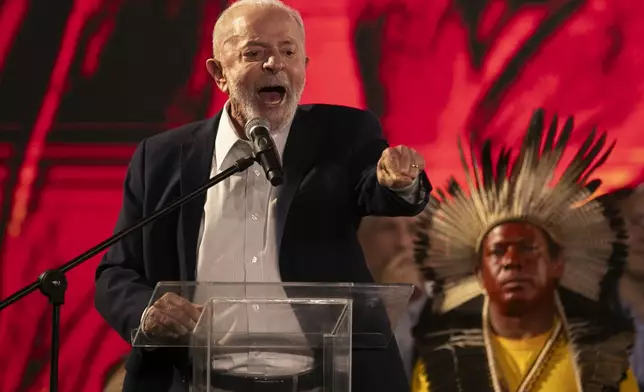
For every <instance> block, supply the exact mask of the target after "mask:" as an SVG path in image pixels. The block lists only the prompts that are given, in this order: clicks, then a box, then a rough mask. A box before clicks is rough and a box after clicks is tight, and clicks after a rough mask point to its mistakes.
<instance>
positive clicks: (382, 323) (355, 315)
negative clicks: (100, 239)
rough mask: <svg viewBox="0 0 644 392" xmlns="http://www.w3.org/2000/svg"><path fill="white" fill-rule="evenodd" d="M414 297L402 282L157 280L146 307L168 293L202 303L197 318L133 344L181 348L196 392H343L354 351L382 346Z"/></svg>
mask: <svg viewBox="0 0 644 392" xmlns="http://www.w3.org/2000/svg"><path fill="white" fill-rule="evenodd" d="M412 292H413V286H412V285H406V284H394V285H374V284H349V283H340V284H331V283H330V284H324V283H210V282H208V283H204V282H161V283H159V284H158V285H157V287H156V288H155V290H154V293H153V295H152V298H151V299H150V303H149V304H150V305H152V304H153V303H154V302H155V301H156V300H157V299H159V298H161V297H162V296H164V295H166V294H167V293H174V294H177V295H179V296H181V297H183V298H185V299H187V300H189V301H190V302H192V303H195V304H198V305H203V310H202V312H201V316H200V318H199V320H198V321H197V322H196V325H195V327H194V329H193V330H192V331H189V332H188V333H187V334H186V335H184V336H181V337H179V338H175V339H167V338H166V339H159V338H153V337H149V336H146V335H145V334H144V333H142V332H141V331H140V330H136V331H135V332H134V338H133V340H132V345H133V346H134V347H143V348H148V349H152V348H159V347H185V348H186V349H187V350H188V351H189V358H190V359H189V360H190V361H191V366H192V378H191V380H190V391H194V392H202V391H203V392H215V391H217V390H218V387H219V388H221V389H224V388H223V387H221V385H222V384H225V383H229V382H230V381H231V380H232V381H235V380H242V379H243V381H248V380H249V379H252V380H254V382H255V381H256V382H271V380H274V381H276V382H277V384H276V385H280V384H279V380H292V381H291V382H289V383H285V384H284V391H285V392H287V391H288V392H291V391H293V390H297V387H296V386H294V383H295V384H297V382H298V380H300V382H301V383H302V385H301V386H302V388H303V385H304V383H306V384H307V385H311V384H312V383H313V384H314V388H310V389H311V390H315V391H320V392H349V391H351V353H352V350H377V349H384V348H386V347H387V345H389V343H390V341H391V338H392V336H393V330H394V329H395V327H396V324H397V321H398V319H399V318H400V317H401V316H402V314H403V312H405V311H406V308H407V304H408V303H409V299H410V297H411V294H412ZM293 380H294V381H293ZM226 385H228V384H226ZM302 388H300V389H302ZM278 389H279V387H278ZM307 389H308V388H307ZM280 390H281V389H280Z"/></svg>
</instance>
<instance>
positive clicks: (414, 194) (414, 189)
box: [390, 177, 420, 204]
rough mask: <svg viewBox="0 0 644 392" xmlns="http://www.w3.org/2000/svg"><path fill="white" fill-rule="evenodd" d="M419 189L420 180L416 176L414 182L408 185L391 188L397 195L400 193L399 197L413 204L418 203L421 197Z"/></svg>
mask: <svg viewBox="0 0 644 392" xmlns="http://www.w3.org/2000/svg"><path fill="white" fill-rule="evenodd" d="M390 189H391V188H390ZM419 189H420V180H419V178H418V177H416V178H415V179H414V182H412V183H411V184H409V185H407V186H406V187H404V188H397V189H391V191H392V192H394V193H395V194H396V195H398V197H400V198H402V199H403V200H405V201H406V202H408V203H412V204H413V203H418V200H419V198H420V195H419V193H420V192H419Z"/></svg>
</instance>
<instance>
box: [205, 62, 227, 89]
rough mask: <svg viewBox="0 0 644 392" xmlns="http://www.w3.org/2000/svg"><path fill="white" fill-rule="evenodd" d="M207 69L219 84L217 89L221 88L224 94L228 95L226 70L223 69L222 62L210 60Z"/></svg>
mask: <svg viewBox="0 0 644 392" xmlns="http://www.w3.org/2000/svg"><path fill="white" fill-rule="evenodd" d="M206 69H207V70H208V73H209V74H210V76H212V78H213V79H214V81H215V83H217V87H219V89H220V90H221V91H222V92H224V93H226V94H228V82H227V80H226V77H225V76H224V69H223V68H222V67H221V62H220V61H218V60H215V59H214V58H212V59H208V60H207V61H206Z"/></svg>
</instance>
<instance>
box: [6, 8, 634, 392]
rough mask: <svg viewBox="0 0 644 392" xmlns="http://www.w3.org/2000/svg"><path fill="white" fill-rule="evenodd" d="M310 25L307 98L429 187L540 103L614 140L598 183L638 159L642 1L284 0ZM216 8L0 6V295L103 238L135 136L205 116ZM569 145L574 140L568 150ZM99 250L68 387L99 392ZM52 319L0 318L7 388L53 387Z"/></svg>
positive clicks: (23, 307) (73, 304) (104, 351)
mask: <svg viewBox="0 0 644 392" xmlns="http://www.w3.org/2000/svg"><path fill="white" fill-rule="evenodd" d="M287 3H288V4H290V5H292V6H294V7H296V8H298V9H299V10H300V11H301V13H302V16H303V18H304V21H305V23H306V27H307V49H308V54H309V56H310V57H311V63H310V66H309V73H308V82H307V83H308V84H307V88H306V91H305V94H304V97H303V100H304V101H305V102H325V103H336V104H344V105H350V106H357V107H363V108H369V109H371V110H372V111H374V112H375V113H376V114H378V115H379V117H380V119H381V121H382V124H383V127H384V129H385V132H386V135H387V137H388V138H389V140H390V142H391V143H392V144H402V143H404V144H408V145H410V146H413V147H415V148H417V149H418V150H420V151H421V152H422V153H423V154H424V156H425V158H426V160H427V166H428V173H429V174H430V176H431V178H432V179H433V181H434V183H435V184H437V185H440V184H443V183H444V181H445V180H446V179H447V176H448V174H450V173H452V172H453V171H457V172H458V171H459V170H460V169H459V165H460V164H459V160H458V155H457V151H456V139H457V137H458V136H464V137H467V138H471V139H472V140H473V141H474V143H478V142H480V141H481V140H483V139H486V138H493V139H495V140H499V141H503V142H505V143H507V144H514V143H516V142H517V140H518V138H519V136H520V134H521V133H522V132H523V131H524V129H525V128H526V125H527V122H528V119H529V116H530V114H531V112H532V110H533V109H535V108H536V107H544V108H545V109H546V110H547V112H548V113H549V114H552V113H554V112H557V113H559V114H560V115H561V116H566V115H570V114H574V115H575V116H576V124H577V125H578V126H579V128H580V129H581V130H582V131H581V132H579V133H578V134H579V135H581V136H583V135H584V134H585V133H587V132H590V130H591V129H592V127H593V126H595V125H597V126H598V127H599V128H600V130H603V129H608V130H609V131H610V135H611V136H612V137H614V138H616V139H617V141H618V143H617V147H616V149H615V152H614V154H613V155H612V156H611V158H610V160H609V162H608V163H607V165H606V166H605V167H604V168H603V169H602V170H601V173H600V174H601V175H602V176H603V177H604V188H603V189H604V190H608V189H611V188H614V187H616V186H621V185H626V184H630V183H633V182H637V181H639V179H640V170H641V168H642V162H643V161H644V157H643V156H642V152H644V134H641V133H640V128H643V127H644V102H643V101H642V96H643V94H644V71H642V70H643V69H644V45H643V44H642V43H641V41H642V37H643V36H644V34H643V33H644V3H643V2H641V1H639V0H477V1H470V0H325V1H310V0H290V1H287ZM226 4H227V1H225V0H189V1H188V0H186V1H181V0H55V1H52V0H31V1H29V0H0V236H1V237H2V248H1V251H2V254H1V257H2V258H1V260H0V296H1V297H2V298H4V297H6V296H7V295H9V294H10V293H12V292H14V291H15V290H17V289H19V288H20V287H22V286H24V285H26V284H28V283H30V282H32V281H34V280H35V279H36V277H37V275H38V274H39V273H40V272H41V271H43V270H45V269H48V268H51V267H55V266H58V265H60V264H62V263H64V262H65V261H66V260H69V259H71V258H72V257H74V256H76V255H77V254H79V253H81V252H82V251H83V250H85V249H86V248H88V247H90V246H91V245H92V244H94V243H96V242H98V241H100V240H101V239H103V238H104V237H107V236H108V235H110V234H111V230H112V227H113V224H114V223H115V219H116V215H117V213H118V210H119V207H120V202H121V199H120V197H121V194H120V192H121V185H122V181H123V177H124V173H125V169H126V165H127V162H128V160H129V157H130V155H131V154H132V152H133V150H134V147H135V145H136V143H137V142H138V141H140V140H141V139H142V138H144V137H146V136H150V135H153V134H155V133H158V132H161V131H163V130H164V129H167V128H168V127H171V126H173V125H176V124H180V123H183V122H187V121H192V120H195V119H200V118H203V117H206V116H210V115H212V114H213V113H215V112H216V111H217V110H219V108H221V106H222V104H223V102H224V99H225V98H224V97H223V96H222V95H221V94H219V93H218V92H217V91H215V88H214V85H213V83H212V82H211V81H210V80H209V78H208V75H207V73H206V71H205V60H206V58H207V57H208V54H209V52H210V48H211V42H210V31H211V28H212V25H213V24H214V22H215V19H216V17H217V15H218V13H219V12H220V10H221V9H222V7H224V6H225V5H226ZM577 142H578V140H575V143H577ZM97 262H98V260H97V259H94V260H91V261H90V262H88V263H86V264H85V265H83V266H81V267H79V268H77V269H76V270H74V271H72V272H70V273H69V275H68V279H69V289H68V291H67V301H66V304H65V306H64V309H63V312H62V350H61V364H60V373H61V390H63V391H90V392H91V391H99V390H100V389H101V385H102V382H103V379H104V377H105V374H106V372H107V371H108V369H109V368H110V367H111V366H112V365H113V364H114V363H115V362H117V361H118V360H119V358H120V357H121V356H122V355H123V354H124V353H126V352H127V348H128V347H127V345H126V344H125V343H124V342H122V341H121V340H120V339H119V338H118V337H117V336H116V335H115V334H114V333H113V332H111V331H110V329H109V328H108V327H107V326H106V325H105V323H104V322H103V321H102V320H101V319H100V317H99V316H98V314H97V313H96V311H95V310H94V309H93V273H94V269H95V267H96V263H97ZM49 336H50V313H49V307H48V306H47V302H46V300H45V299H44V298H43V297H42V296H41V295H40V294H39V293H34V294H32V295H31V296H29V297H27V298H25V299H23V300H22V301H20V302H19V303H16V304H14V305H13V306H11V307H10V308H7V309H5V310H4V311H3V312H1V313H0V352H1V353H2V355H0V390H2V391H45V390H47V381H48V349H49Z"/></svg>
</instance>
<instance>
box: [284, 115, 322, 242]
mask: <svg viewBox="0 0 644 392" xmlns="http://www.w3.org/2000/svg"><path fill="white" fill-rule="evenodd" d="M311 110H312V106H300V107H299V108H298V110H297V112H296V113H295V118H294V119H293V124H292V125H291V130H290V132H289V135H288V139H287V141H286V146H285V147H284V157H283V159H282V163H283V169H284V184H282V186H280V187H279V188H278V189H277V205H276V222H275V224H276V228H275V233H276V237H277V238H276V241H277V245H278V247H281V246H280V245H281V243H282V237H283V235H284V226H285V224H286V217H287V216H288V212H289V209H290V207H291V204H292V202H293V198H294V197H295V193H296V191H297V189H298V188H299V186H300V183H301V182H302V179H303V178H304V175H305V174H306V173H307V172H308V171H309V170H310V168H311V166H313V164H314V163H315V161H316V159H317V156H318V155H317V151H318V149H317V148H316V145H317V144H318V141H319V138H320V135H321V133H320V129H319V128H318V127H317V126H316V124H315V123H314V122H313V121H312V113H311Z"/></svg>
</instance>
